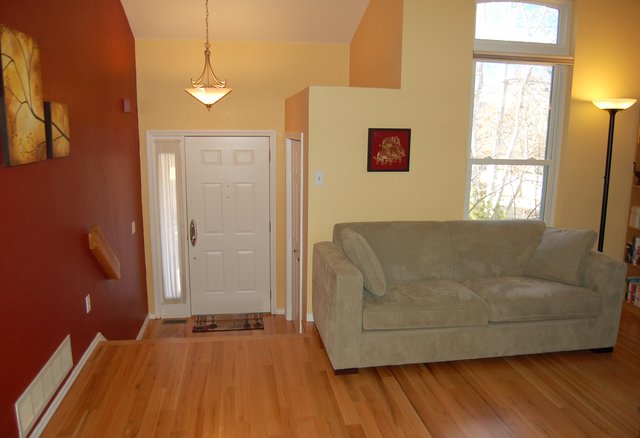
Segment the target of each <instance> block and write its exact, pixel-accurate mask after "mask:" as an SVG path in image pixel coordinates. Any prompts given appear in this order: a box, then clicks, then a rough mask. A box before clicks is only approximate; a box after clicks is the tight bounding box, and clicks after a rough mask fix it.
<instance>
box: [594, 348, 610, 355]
mask: <svg viewBox="0 0 640 438" xmlns="http://www.w3.org/2000/svg"><path fill="white" fill-rule="evenodd" d="M591 352H593V353H596V354H601V353H613V347H604V348H592V349H591Z"/></svg>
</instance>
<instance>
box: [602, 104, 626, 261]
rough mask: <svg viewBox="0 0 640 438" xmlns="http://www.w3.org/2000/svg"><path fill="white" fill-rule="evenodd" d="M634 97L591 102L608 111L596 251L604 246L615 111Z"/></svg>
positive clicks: (624, 107)
mask: <svg viewBox="0 0 640 438" xmlns="http://www.w3.org/2000/svg"><path fill="white" fill-rule="evenodd" d="M634 103H636V99H597V100H594V101H593V104H594V105H595V106H597V107H598V108H600V109H601V110H605V111H608V112H609V137H608V140H607V161H606V163H605V167H604V189H603V192H602V211H601V212H600V232H599V233H598V251H600V252H602V249H603V247H604V227H605V223H606V222H607V202H608V200H609V179H610V177H611V153H612V152H613V129H614V126H615V123H616V113H617V112H618V111H622V110H626V109H627V108H630V107H631V106H632V105H633V104H634Z"/></svg>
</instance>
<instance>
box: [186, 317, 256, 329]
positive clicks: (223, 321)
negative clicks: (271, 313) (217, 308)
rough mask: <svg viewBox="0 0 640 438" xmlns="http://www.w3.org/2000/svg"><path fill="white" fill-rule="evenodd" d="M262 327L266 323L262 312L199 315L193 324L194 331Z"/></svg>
mask: <svg viewBox="0 0 640 438" xmlns="http://www.w3.org/2000/svg"><path fill="white" fill-rule="evenodd" d="M262 329H264V323H263V321H262V314H261V313H236V314H228V315H197V316H196V317H195V322H194V324H193V333H202V332H224V331H233V330H262Z"/></svg>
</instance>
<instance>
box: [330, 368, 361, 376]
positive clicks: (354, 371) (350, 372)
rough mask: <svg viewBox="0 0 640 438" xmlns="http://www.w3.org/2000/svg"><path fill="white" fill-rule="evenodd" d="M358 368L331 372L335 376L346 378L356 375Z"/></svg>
mask: <svg viewBox="0 0 640 438" xmlns="http://www.w3.org/2000/svg"><path fill="white" fill-rule="evenodd" d="M358 371H360V368H342V369H341V370H333V374H335V375H336V376H346V375H347V374H358Z"/></svg>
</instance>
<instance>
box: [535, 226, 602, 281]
mask: <svg viewBox="0 0 640 438" xmlns="http://www.w3.org/2000/svg"><path fill="white" fill-rule="evenodd" d="M595 241H596V232H595V231H593V230H562V229H557V228H547V229H546V230H545V231H544V234H543V235H542V241H541V242H540V245H538V247H537V248H536V250H535V252H534V253H533V255H532V256H531V259H530V260H529V262H528V263H527V266H526V269H525V271H524V273H525V275H528V276H530V277H536V278H542V279H544V280H553V281H559V282H561V283H566V284H572V285H575V286H579V285H580V284H581V282H582V271H583V266H584V263H585V259H586V257H587V255H588V254H589V252H590V251H591V249H592V248H593V244H594V243H595Z"/></svg>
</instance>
